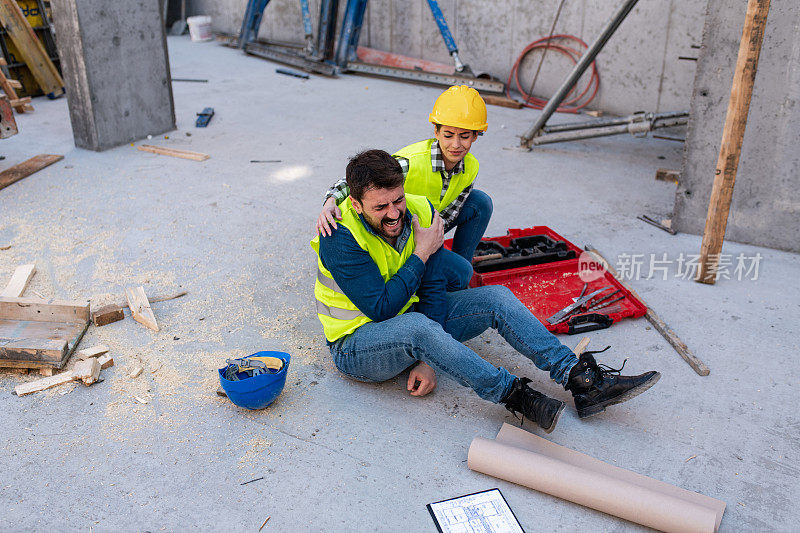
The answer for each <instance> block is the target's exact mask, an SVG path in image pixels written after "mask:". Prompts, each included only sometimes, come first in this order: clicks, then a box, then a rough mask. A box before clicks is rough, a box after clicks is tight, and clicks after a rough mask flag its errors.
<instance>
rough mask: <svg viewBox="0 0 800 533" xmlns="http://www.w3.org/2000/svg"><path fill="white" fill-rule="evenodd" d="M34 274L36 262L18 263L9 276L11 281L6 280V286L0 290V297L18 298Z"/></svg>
mask: <svg viewBox="0 0 800 533" xmlns="http://www.w3.org/2000/svg"><path fill="white" fill-rule="evenodd" d="M34 274H36V264H34V263H31V264H29V265H20V266H18V267H17V268H16V269H15V270H14V274H13V275H12V276H11V281H9V282H8V285H6V288H5V289H3V291H2V292H0V298H2V297H5V298H19V297H20V296H22V293H24V292H25V289H26V288H27V287H28V282H29V281H30V280H31V278H32V277H33V275H34Z"/></svg>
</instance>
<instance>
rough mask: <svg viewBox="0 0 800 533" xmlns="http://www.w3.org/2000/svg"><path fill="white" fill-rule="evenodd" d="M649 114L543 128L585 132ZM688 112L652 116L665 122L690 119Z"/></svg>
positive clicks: (630, 120)
mask: <svg viewBox="0 0 800 533" xmlns="http://www.w3.org/2000/svg"><path fill="white" fill-rule="evenodd" d="M646 115H647V114H644V113H636V114H633V115H628V116H627V117H616V118H604V119H600V120H589V121H585V122H570V123H567V124H554V125H552V126H545V127H543V128H542V131H543V132H544V133H556V132H561V131H573V130H583V129H587V128H599V127H603V126H616V125H617V124H627V123H629V122H633V121H635V120H637V119H642V118H648V119H649V117H647V116H646ZM688 116H689V112H688V111H672V112H668V113H656V114H654V115H653V116H652V119H653V120H664V119H668V118H681V117H688Z"/></svg>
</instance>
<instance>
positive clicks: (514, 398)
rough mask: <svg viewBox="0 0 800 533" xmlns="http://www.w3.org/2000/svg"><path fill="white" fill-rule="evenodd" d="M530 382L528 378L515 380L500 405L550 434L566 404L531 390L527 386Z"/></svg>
mask: <svg viewBox="0 0 800 533" xmlns="http://www.w3.org/2000/svg"><path fill="white" fill-rule="evenodd" d="M530 382H531V380H529V379H528V378H515V379H514V385H513V388H512V389H511V392H510V393H508V396H506V398H505V399H504V400H503V401H502V403H503V404H504V405H505V406H506V409H508V410H509V411H511V412H512V413H514V415H516V414H517V413H520V414H521V415H522V416H524V417H525V418H527V419H528V420H530V421H532V422H535V423H537V424H539V427H541V428H542V429H543V430H544V431H545V433H550V432H551V431H553V429H554V428H555V427H556V422H558V417H559V415H560V414H561V411H563V410H564V407H565V406H566V405H567V404H565V403H564V402H562V401H561V400H556V399H555V398H550V397H549V396H545V395H544V394H542V393H541V392H539V391H537V390H533V389H532V388H530V387H529V386H528V383H530Z"/></svg>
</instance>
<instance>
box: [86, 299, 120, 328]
mask: <svg viewBox="0 0 800 533" xmlns="http://www.w3.org/2000/svg"><path fill="white" fill-rule="evenodd" d="M123 318H125V313H124V311H123V310H122V306H119V305H117V304H109V305H104V306H103V307H101V308H100V309H98V310H97V311H93V312H92V322H93V323H94V325H95V326H105V325H106V324H111V323H112V322H117V321H119V320H122V319H123Z"/></svg>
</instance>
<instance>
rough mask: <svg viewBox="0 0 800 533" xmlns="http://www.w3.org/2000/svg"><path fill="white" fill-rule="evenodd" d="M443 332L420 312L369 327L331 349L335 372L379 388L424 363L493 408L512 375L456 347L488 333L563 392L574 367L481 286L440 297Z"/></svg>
mask: <svg viewBox="0 0 800 533" xmlns="http://www.w3.org/2000/svg"><path fill="white" fill-rule="evenodd" d="M447 299H448V306H447V317H446V320H445V326H444V328H443V327H442V326H441V325H439V324H438V323H437V322H434V321H433V320H430V319H429V318H427V317H425V316H424V315H423V314H421V313H417V312H408V313H404V314H402V315H399V316H396V317H394V318H391V319H389V320H384V321H383V322H369V323H367V324H365V325H363V326H361V327H360V328H358V329H357V330H356V331H354V332H353V333H351V334H350V335H348V336H346V337H343V338H341V339H339V340H338V341H336V342H335V343H333V344H332V345H331V346H330V350H331V354H332V355H333V360H334V363H335V364H336V367H337V368H338V369H339V370H340V371H341V372H342V373H344V374H346V375H348V376H350V377H352V378H354V379H356V380H359V381H372V382H378V381H385V380H387V379H391V378H393V377H395V376H396V375H398V374H400V373H401V372H403V371H404V370H405V369H407V368H409V367H410V366H412V365H414V364H416V363H417V362H418V361H424V362H425V363H427V364H428V365H430V366H431V367H433V369H434V370H435V371H436V372H438V373H443V374H447V375H448V376H450V377H451V378H453V379H455V380H456V381H458V382H459V383H461V384H462V385H464V386H467V387H470V388H472V389H473V390H474V391H475V392H476V393H477V394H478V396H480V397H481V398H484V399H485V400H489V401H491V402H495V403H499V402H501V401H502V400H503V399H505V397H506V396H507V395H508V393H509V392H510V391H511V386H512V384H513V382H514V378H515V376H514V375H512V374H511V373H509V372H508V371H507V370H506V369H505V368H503V367H499V368H497V367H495V366H494V365H492V364H491V363H489V362H487V361H486V360H484V359H483V358H481V357H480V356H479V355H478V354H476V353H475V352H474V351H472V350H470V349H469V348H467V347H466V346H465V345H464V344H462V342H463V341H466V340H469V339H472V338H474V337H477V336H478V335H480V334H481V333H483V332H484V331H486V330H487V329H488V328H493V329H495V330H497V331H498V333H500V335H502V336H503V338H504V339H505V340H506V341H507V342H508V343H509V344H510V345H511V346H512V347H513V348H514V349H515V350H516V351H517V352H519V353H521V354H522V355H524V356H525V357H527V358H528V359H530V360H531V361H533V363H534V364H535V365H536V366H537V367H539V368H540V369H542V370H545V371H548V372H549V373H550V378H551V379H553V380H554V381H555V382H556V383H560V384H561V385H564V384H565V383H566V381H567V379H568V377H569V371H570V369H571V368H572V367H573V366H574V365H575V363H577V362H578V360H577V358H576V357H575V354H574V353H573V352H572V350H570V349H569V348H567V347H566V346H564V345H563V344H561V343H560V342H559V340H558V339H557V338H556V337H555V336H554V335H553V334H551V333H550V332H549V331H547V329H545V327H544V326H542V324H541V323H540V322H539V320H537V318H536V317H535V316H533V315H532V314H531V312H530V311H529V310H528V309H527V308H526V307H525V306H524V305H523V304H522V302H520V301H519V299H517V297H516V296H514V294H513V293H512V292H511V291H510V290H508V289H507V288H506V287H503V286H500V285H487V286H483V287H476V288H473V289H467V290H463V291H458V292H452V293H448V294H447Z"/></svg>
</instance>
